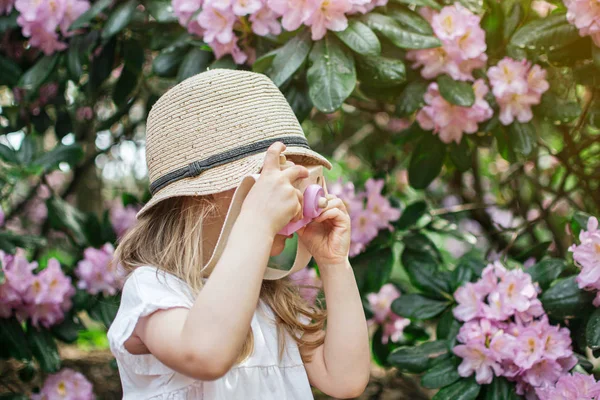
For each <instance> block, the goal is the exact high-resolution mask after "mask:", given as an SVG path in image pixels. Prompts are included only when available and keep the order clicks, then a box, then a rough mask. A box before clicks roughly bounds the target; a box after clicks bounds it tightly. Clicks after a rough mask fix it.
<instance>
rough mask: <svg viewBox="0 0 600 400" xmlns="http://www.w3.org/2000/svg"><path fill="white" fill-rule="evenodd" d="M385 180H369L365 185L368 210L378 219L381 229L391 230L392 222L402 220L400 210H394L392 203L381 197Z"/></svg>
mask: <svg viewBox="0 0 600 400" xmlns="http://www.w3.org/2000/svg"><path fill="white" fill-rule="evenodd" d="M383 185H384V181H383V179H378V180H375V179H373V178H369V179H368V180H367V182H366V183H365V189H366V191H367V210H370V211H371V212H372V213H373V215H374V218H375V219H376V223H377V227H378V228H379V229H384V228H390V227H391V225H390V221H396V220H397V219H398V218H400V210H398V209H397V208H393V207H392V206H391V204H390V201H389V200H388V199H387V198H386V197H384V196H382V195H381V191H382V190H383Z"/></svg>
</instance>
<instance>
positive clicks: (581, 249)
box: [569, 217, 600, 289]
mask: <svg viewBox="0 0 600 400" xmlns="http://www.w3.org/2000/svg"><path fill="white" fill-rule="evenodd" d="M579 241H580V244H579V245H572V246H570V247H569V251H570V252H572V253H573V259H574V260H575V261H576V262H577V264H578V265H579V266H580V267H581V272H580V273H579V275H578V276H577V283H578V284H579V287H580V288H582V289H583V288H588V289H600V230H598V219H597V218H596V217H590V218H589V219H588V223H587V230H582V231H581V233H580V234H579Z"/></svg>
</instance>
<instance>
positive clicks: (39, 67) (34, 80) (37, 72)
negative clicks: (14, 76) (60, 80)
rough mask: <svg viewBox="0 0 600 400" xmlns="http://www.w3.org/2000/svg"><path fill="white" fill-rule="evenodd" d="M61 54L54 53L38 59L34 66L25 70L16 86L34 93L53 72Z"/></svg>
mask: <svg viewBox="0 0 600 400" xmlns="http://www.w3.org/2000/svg"><path fill="white" fill-rule="evenodd" d="M60 54H61V53H58V52H57V53H54V54H52V55H51V56H44V57H42V58H40V59H39V61H38V62H36V63H35V65H34V66H33V67H31V68H29V69H28V70H27V72H25V73H24V74H23V75H21V79H20V80H19V83H18V86H19V87H22V88H25V89H26V90H27V91H31V92H35V91H36V90H37V89H38V88H39V87H40V86H41V85H42V83H44V82H45V81H46V79H47V78H48V77H49V76H50V74H51V73H52V72H53V71H54V68H55V67H56V64H57V63H58V59H59V58H60Z"/></svg>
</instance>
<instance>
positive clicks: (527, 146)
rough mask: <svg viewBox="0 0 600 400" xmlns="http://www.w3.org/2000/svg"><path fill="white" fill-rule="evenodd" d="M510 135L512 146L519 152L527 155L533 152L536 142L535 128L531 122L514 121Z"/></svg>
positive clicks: (510, 128)
mask: <svg viewBox="0 0 600 400" xmlns="http://www.w3.org/2000/svg"><path fill="white" fill-rule="evenodd" d="M509 135H510V141H511V143H512V147H513V149H514V150H515V151H516V152H517V153H519V154H521V155H523V156H525V157H527V156H528V155H530V154H531V152H532V151H533V148H534V143H535V142H536V133H535V128H534V127H533V124H532V123H531V122H527V123H524V124H522V123H520V122H518V121H515V122H513V123H512V124H511V125H510V127H509Z"/></svg>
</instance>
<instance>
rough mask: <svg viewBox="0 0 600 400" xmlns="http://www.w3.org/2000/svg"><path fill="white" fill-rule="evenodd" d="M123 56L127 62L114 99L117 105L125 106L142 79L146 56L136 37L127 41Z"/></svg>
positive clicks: (116, 86)
mask: <svg viewBox="0 0 600 400" xmlns="http://www.w3.org/2000/svg"><path fill="white" fill-rule="evenodd" d="M123 58H124V59H125V64H124V65H123V69H122V70H121V75H119V80H118V81H117V83H116V85H115V89H114V92H113V100H114V102H115V104H116V105H117V107H123V105H125V104H126V103H127V101H128V100H129V99H130V97H131V96H132V93H133V91H134V90H135V88H136V86H137V84H138V81H139V80H140V76H141V74H142V67H143V65H144V58H145V57H144V47H143V46H142V44H141V43H140V42H139V41H137V40H135V39H129V40H127V41H125V42H124V43H123Z"/></svg>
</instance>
